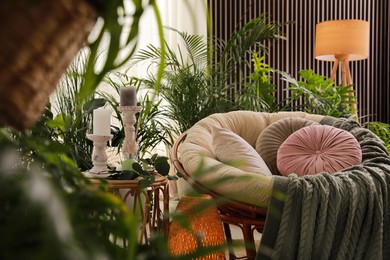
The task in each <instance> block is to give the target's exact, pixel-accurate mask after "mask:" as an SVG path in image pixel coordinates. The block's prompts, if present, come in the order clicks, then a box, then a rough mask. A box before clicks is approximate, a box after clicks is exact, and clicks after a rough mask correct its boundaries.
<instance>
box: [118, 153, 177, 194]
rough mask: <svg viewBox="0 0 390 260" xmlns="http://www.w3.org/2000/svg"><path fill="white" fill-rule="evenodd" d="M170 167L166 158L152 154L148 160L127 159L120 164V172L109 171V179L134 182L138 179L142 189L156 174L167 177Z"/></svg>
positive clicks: (153, 179) (150, 182)
mask: <svg viewBox="0 0 390 260" xmlns="http://www.w3.org/2000/svg"><path fill="white" fill-rule="evenodd" d="M169 169H170V165H169V163H168V157H165V156H159V155H158V154H153V155H152V156H151V157H150V158H142V159H139V160H135V159H132V158H131V159H127V160H125V161H123V162H122V170H120V171H117V170H116V169H114V170H111V171H110V172H111V173H112V175H111V176H110V178H113V179H119V180H135V179H137V178H139V177H142V178H139V181H138V182H139V184H140V185H141V187H142V188H147V187H149V186H150V184H152V183H153V182H154V181H155V179H156V174H158V175H160V176H167V177H169V176H168V174H169Z"/></svg>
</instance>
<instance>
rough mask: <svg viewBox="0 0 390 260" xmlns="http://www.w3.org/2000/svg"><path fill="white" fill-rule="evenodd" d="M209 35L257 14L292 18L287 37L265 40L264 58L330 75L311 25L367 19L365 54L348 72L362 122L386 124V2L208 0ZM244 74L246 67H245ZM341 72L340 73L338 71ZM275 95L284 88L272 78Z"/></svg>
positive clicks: (225, 32)
mask: <svg viewBox="0 0 390 260" xmlns="http://www.w3.org/2000/svg"><path fill="white" fill-rule="evenodd" d="M209 6H210V7H211V12H212V20H213V23H214V26H213V30H214V31H213V35H214V36H216V37H218V38H221V39H225V40H226V39H228V38H229V37H230V35H231V33H232V32H233V31H234V30H235V29H236V28H238V27H240V26H242V25H243V24H244V23H246V22H248V21H249V20H250V19H252V18H254V17H257V16H259V15H260V14H262V13H267V14H269V15H270V19H273V20H275V21H278V22H287V21H294V23H293V24H291V25H288V26H287V27H286V28H285V31H284V33H285V35H286V36H287V41H278V42H273V43H270V44H269V53H268V55H267V59H268V60H267V62H268V63H269V64H270V65H271V66H272V67H273V68H277V69H280V70H283V71H286V72H288V73H290V74H291V75H293V76H294V77H298V71H300V70H302V69H313V70H314V71H315V72H316V73H319V74H322V75H325V76H330V74H331V69H332V63H331V62H325V61H318V60H316V59H315V58H314V40H315V26H316V24H317V23H319V22H322V21H326V20H336V19H362V20H367V21H369V23H370V57H369V58H368V59H367V60H363V61H355V62H351V64H350V65H351V73H352V78H353V82H354V85H355V91H356V94H357V97H358V102H359V103H358V108H359V115H360V116H361V117H363V118H364V119H363V121H378V120H379V121H383V122H387V123H390V115H389V111H390V104H389V101H390V89H389V88H390V86H389V85H390V71H389V70H390V66H389V63H390V54H389V52H390V41H389V37H390V32H389V30H390V29H389V24H390V18H389V15H388V14H389V13H390V4H389V1H378V0H376V1H375V0H372V1H367V0H318V1H312V0H278V1H275V0H262V1H259V0H209ZM248 73H249V72H248ZM339 76H340V75H339ZM275 83H276V85H277V89H278V92H277V94H276V96H277V98H278V100H282V99H284V98H285V97H286V96H287V95H288V93H287V92H286V91H284V89H285V87H286V85H285V82H283V81H280V80H278V81H276V82H275Z"/></svg>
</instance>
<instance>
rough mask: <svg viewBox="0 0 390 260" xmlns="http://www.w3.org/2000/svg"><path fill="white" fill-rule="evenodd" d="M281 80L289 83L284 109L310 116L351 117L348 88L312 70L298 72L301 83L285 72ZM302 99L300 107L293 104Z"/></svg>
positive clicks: (350, 99) (351, 101) (350, 101)
mask: <svg viewBox="0 0 390 260" xmlns="http://www.w3.org/2000/svg"><path fill="white" fill-rule="evenodd" d="M281 74H282V78H283V80H285V81H286V82H288V83H289V88H288V89H287V91H290V92H291V96H290V97H289V98H288V99H287V100H286V101H285V102H286V104H284V105H285V108H284V109H286V108H288V107H290V108H291V107H292V108H293V109H294V110H302V111H305V112H308V113H312V114H320V115H328V116H334V117H350V116H351V115H353V109H352V106H351V104H352V103H354V102H355V101H353V99H352V97H353V93H352V92H351V90H350V86H343V85H335V83H334V82H333V81H332V80H330V79H328V78H326V77H324V76H322V75H319V74H315V73H314V72H313V71H312V70H302V71H300V72H299V75H300V77H301V78H302V80H301V81H299V80H296V79H294V78H293V77H291V76H290V75H289V74H288V73H286V72H281ZM300 99H302V101H301V102H300V105H295V102H296V101H298V100H300Z"/></svg>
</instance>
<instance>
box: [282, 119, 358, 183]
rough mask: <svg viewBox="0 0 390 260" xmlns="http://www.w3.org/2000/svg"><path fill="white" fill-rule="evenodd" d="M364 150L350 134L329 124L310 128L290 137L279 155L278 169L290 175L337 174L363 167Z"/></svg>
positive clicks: (283, 173)
mask: <svg viewBox="0 0 390 260" xmlns="http://www.w3.org/2000/svg"><path fill="white" fill-rule="evenodd" d="M361 162H362V150H361V148H360V145H359V143H358V141H357V140H356V138H355V137H354V136H353V135H352V134H351V133H349V132H347V131H345V130H342V129H339V128H336V127H332V126H327V125H311V126H307V127H304V128H301V129H300V130H298V131H296V132H294V133H293V134H291V135H290V136H289V137H288V138H287V139H286V140H285V141H284V142H283V143H282V145H281V146H280V148H279V149H278V153H277V167H278V170H279V171H280V173H281V174H282V175H284V176H288V175H289V174H291V173H295V174H297V175H298V176H303V175H310V174H317V173H320V172H327V173H335V172H337V171H340V170H342V169H344V168H347V167H350V166H353V165H357V164H360V163H361Z"/></svg>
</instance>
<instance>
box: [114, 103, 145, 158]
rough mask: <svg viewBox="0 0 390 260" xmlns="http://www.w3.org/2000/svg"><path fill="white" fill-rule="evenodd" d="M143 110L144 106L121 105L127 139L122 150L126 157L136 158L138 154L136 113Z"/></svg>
mask: <svg viewBox="0 0 390 260" xmlns="http://www.w3.org/2000/svg"><path fill="white" fill-rule="evenodd" d="M141 110H142V107H138V106H121V107H119V111H121V112H122V113H123V127H124V132H125V140H124V141H123V147H122V152H123V155H124V157H125V158H136V156H137V136H136V132H135V127H134V124H135V123H136V122H137V120H136V116H135V114H136V113H138V112H140V111H141Z"/></svg>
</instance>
